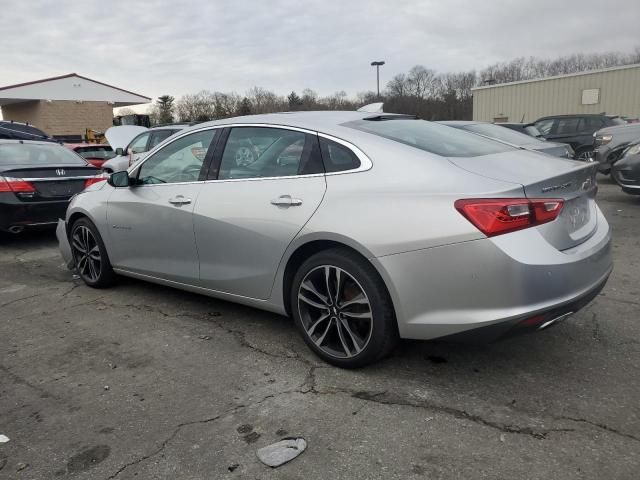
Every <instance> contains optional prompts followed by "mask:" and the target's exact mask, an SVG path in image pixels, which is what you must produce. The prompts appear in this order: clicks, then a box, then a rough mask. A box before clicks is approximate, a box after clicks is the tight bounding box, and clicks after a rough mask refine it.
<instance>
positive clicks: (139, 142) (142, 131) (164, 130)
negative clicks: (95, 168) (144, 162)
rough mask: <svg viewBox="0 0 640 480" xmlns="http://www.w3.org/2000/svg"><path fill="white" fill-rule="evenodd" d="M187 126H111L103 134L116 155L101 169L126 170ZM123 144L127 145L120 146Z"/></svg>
mask: <svg viewBox="0 0 640 480" xmlns="http://www.w3.org/2000/svg"><path fill="white" fill-rule="evenodd" d="M188 126H189V125H187V124H179V125H165V126H161V127H153V128H149V129H147V128H144V127H134V126H130V125H124V126H120V127H112V128H110V129H109V130H107V132H106V134H105V135H106V136H107V140H108V141H109V144H110V145H111V147H112V148H113V149H114V151H115V152H116V156H115V157H114V158H112V159H111V160H109V161H107V162H104V164H103V165H102V169H103V170H104V171H105V172H107V173H114V172H120V171H122V170H126V169H127V168H129V167H130V166H131V165H133V164H134V163H135V162H137V161H138V160H140V159H141V158H142V157H143V156H144V154H145V153H146V152H148V151H149V150H151V149H152V148H154V147H155V146H156V145H158V144H159V143H160V142H162V141H164V140H165V139H167V138H169V137H170V136H171V135H173V134H174V133H176V132H179V131H180V130H182V129H184V128H187V127H188ZM118 134H119V135H118ZM133 135H135V136H133ZM132 136H133V138H132ZM127 142H128V143H127ZM124 144H126V145H127V146H126V147H122V145H124Z"/></svg>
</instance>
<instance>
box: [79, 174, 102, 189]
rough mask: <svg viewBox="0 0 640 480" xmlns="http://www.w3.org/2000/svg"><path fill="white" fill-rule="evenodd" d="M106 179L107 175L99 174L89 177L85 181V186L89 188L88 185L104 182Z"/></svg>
mask: <svg viewBox="0 0 640 480" xmlns="http://www.w3.org/2000/svg"><path fill="white" fill-rule="evenodd" d="M106 179H107V177H106V176H105V175H97V176H95V177H91V178H87V179H86V180H85V181H84V188H87V187H88V186H90V185H93V184H94V183H98V182H104V181H105V180H106Z"/></svg>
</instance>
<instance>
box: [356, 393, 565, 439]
mask: <svg viewBox="0 0 640 480" xmlns="http://www.w3.org/2000/svg"><path fill="white" fill-rule="evenodd" d="M345 393H346V392H345ZM351 395H352V397H354V398H358V399H360V400H365V401H367V402H374V403H380V404H383V405H398V406H405V407H412V408H424V409H427V410H431V411H436V412H441V413H445V414H447V415H451V416H453V417H455V418H458V419H461V420H469V421H471V422H474V423H477V424H479V425H483V426H485V427H489V428H493V429H495V430H498V431H500V432H503V433H515V434H519V435H527V436H530V437H532V438H535V439H537V440H544V439H545V438H546V437H547V435H548V434H549V433H551V432H572V431H574V429H571V428H553V429H542V428H540V429H537V428H531V427H521V426H518V425H512V424H505V423H499V422H495V421H493V420H488V419H486V418H484V417H482V416H480V415H478V414H474V413H469V412H467V411H465V410H461V409H457V408H453V407H447V406H443V405H438V404H436V403H432V402H427V401H424V400H420V401H416V400H412V399H408V398H405V397H402V396H399V395H395V394H393V393H389V392H386V391H385V392H353V393H351Z"/></svg>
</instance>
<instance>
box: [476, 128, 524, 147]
mask: <svg viewBox="0 0 640 480" xmlns="http://www.w3.org/2000/svg"><path fill="white" fill-rule="evenodd" d="M464 129H465V130H469V131H470V132H473V133H479V134H480V135H486V136H487V137H491V138H495V139H496V140H502V141H503V142H509V143H511V144H513V145H518V146H521V145H527V144H529V143H535V140H532V138H531V137H530V136H529V135H525V134H524V133H520V132H516V131H513V130H510V129H508V128H505V127H501V126H500V125H493V124H492V123H474V124H472V125H465V126H464Z"/></svg>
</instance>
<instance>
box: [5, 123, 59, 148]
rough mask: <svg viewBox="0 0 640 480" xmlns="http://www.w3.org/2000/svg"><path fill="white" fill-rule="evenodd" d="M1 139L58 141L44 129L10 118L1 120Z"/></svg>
mask: <svg viewBox="0 0 640 480" xmlns="http://www.w3.org/2000/svg"><path fill="white" fill-rule="evenodd" d="M0 139H4V140H39V141H41V142H56V143H58V141H57V140H56V139H54V138H52V137H50V136H49V135H47V134H46V133H44V132H43V131H42V130H40V129H38V128H36V127H34V126H33V125H29V124H27V123H20V122H14V121H8V120H0Z"/></svg>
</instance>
